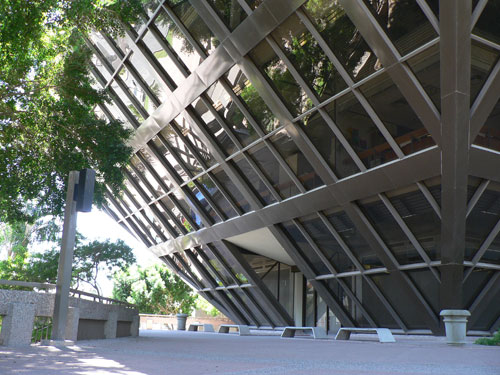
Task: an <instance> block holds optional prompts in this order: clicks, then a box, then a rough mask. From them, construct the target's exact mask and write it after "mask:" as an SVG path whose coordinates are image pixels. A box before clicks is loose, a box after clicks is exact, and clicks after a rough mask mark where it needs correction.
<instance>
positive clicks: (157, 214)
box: [125, 171, 177, 238]
mask: <svg viewBox="0 0 500 375" xmlns="http://www.w3.org/2000/svg"><path fill="white" fill-rule="evenodd" d="M125 174H126V175H127V180H128V181H129V182H130V183H131V184H132V185H133V187H134V188H135V190H137V192H138V193H139V195H140V196H141V197H142V198H143V199H144V201H146V206H147V207H149V209H151V211H152V213H153V215H154V216H155V217H156V219H157V220H158V221H160V222H161V223H162V224H163V225H164V226H165V228H166V229H167V231H168V232H169V233H170V235H171V236H172V237H173V238H175V237H177V232H176V231H175V230H174V229H173V228H172V227H171V225H170V223H169V222H168V220H166V219H165V218H164V217H163V215H162V213H161V212H160V210H159V209H158V207H156V205H155V204H154V203H153V204H151V202H148V201H147V200H146V197H147V194H146V193H145V192H144V191H143V189H142V187H141V186H140V185H139V184H138V183H137V182H136V181H135V180H134V177H132V175H131V174H130V172H128V171H125ZM147 198H148V200H149V197H147Z"/></svg>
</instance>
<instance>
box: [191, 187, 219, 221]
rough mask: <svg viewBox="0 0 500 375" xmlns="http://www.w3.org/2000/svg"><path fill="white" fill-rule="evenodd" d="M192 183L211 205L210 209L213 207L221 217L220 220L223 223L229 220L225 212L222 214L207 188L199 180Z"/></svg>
mask: <svg viewBox="0 0 500 375" xmlns="http://www.w3.org/2000/svg"><path fill="white" fill-rule="evenodd" d="M192 183H193V184H194V186H196V188H197V189H198V191H199V192H200V193H201V194H202V195H203V198H205V200H206V201H207V203H208V204H209V205H210V207H212V209H213V210H214V211H215V213H216V214H217V216H219V218H220V219H221V220H222V221H224V220H227V215H226V214H225V213H224V212H222V210H221V209H220V208H219V207H218V206H217V205H216V204H215V201H214V200H213V199H212V197H211V196H210V194H208V192H207V191H206V190H205V188H204V187H203V186H202V185H201V184H200V183H199V182H198V181H197V180H193V181H192Z"/></svg>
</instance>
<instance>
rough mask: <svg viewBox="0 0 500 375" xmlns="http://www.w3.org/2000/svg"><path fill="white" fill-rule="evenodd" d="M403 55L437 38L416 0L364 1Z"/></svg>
mask: <svg viewBox="0 0 500 375" xmlns="http://www.w3.org/2000/svg"><path fill="white" fill-rule="evenodd" d="M364 2H365V4H366V5H367V6H368V8H369V9H370V10H371V11H372V13H373V15H374V16H375V18H376V19H377V21H378V23H379V24H380V26H381V27H382V28H383V29H384V30H385V32H386V33H387V35H388V36H389V38H390V39H391V41H392V42H393V43H394V45H395V46H396V48H397V49H398V50H399V53H401V55H406V54H407V53H408V52H411V51H413V50H415V49H417V48H418V47H420V46H421V45H423V44H425V43H427V42H428V41H430V40H432V39H434V38H435V37H437V34H436V31H435V30H434V28H433V27H432V25H431V23H430V22H429V20H428V19H427V17H426V16H425V14H424V13H423V12H422V9H421V8H420V6H419V5H418V3H417V2H416V1H415V0H395V1H394V0H364Z"/></svg>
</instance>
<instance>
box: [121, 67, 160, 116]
mask: <svg viewBox="0 0 500 375" xmlns="http://www.w3.org/2000/svg"><path fill="white" fill-rule="evenodd" d="M123 65H124V66H125V67H126V68H127V69H128V70H129V72H130V74H132V76H134V78H135V80H136V81H137V83H138V84H139V86H141V88H142V89H143V90H144V92H146V93H147V94H148V96H149V98H150V99H151V100H152V101H153V104H154V105H155V106H156V107H159V106H160V105H161V102H160V100H159V99H158V97H157V96H156V94H155V93H154V92H153V90H151V87H149V85H148V84H147V83H146V82H145V81H144V79H143V78H142V75H141V74H139V72H138V71H137V69H136V68H135V66H134V65H133V63H132V61H130V57H129V58H128V59H127V60H126V61H125V63H124V64H123Z"/></svg>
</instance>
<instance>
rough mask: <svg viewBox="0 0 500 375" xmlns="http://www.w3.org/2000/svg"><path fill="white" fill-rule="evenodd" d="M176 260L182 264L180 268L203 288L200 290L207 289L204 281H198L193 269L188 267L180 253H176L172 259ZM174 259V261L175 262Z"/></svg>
mask: <svg viewBox="0 0 500 375" xmlns="http://www.w3.org/2000/svg"><path fill="white" fill-rule="evenodd" d="M173 258H175V259H176V260H177V262H178V263H179V264H180V265H179V268H181V267H182V268H181V269H183V270H184V272H186V273H187V274H188V275H189V276H191V278H192V279H193V280H196V283H197V284H199V285H200V286H201V288H200V289H205V288H206V287H207V286H206V285H205V284H204V283H203V280H200V279H198V276H196V275H195V273H194V272H193V271H191V268H190V267H189V266H188V264H187V263H186V261H185V260H184V258H182V256H181V255H180V254H179V253H174V254H172V259H173ZM175 259H174V261H175Z"/></svg>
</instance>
